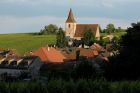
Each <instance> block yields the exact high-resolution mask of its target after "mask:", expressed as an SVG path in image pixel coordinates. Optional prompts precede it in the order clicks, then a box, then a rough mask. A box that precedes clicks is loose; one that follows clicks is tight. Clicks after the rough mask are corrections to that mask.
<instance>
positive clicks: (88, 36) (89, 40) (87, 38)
mask: <svg viewBox="0 0 140 93" xmlns="http://www.w3.org/2000/svg"><path fill="white" fill-rule="evenodd" d="M83 41H84V44H85V45H87V46H90V45H92V44H93V42H95V37H94V36H93V33H92V32H91V29H88V30H87V31H86V32H85V33H84V36H83Z"/></svg>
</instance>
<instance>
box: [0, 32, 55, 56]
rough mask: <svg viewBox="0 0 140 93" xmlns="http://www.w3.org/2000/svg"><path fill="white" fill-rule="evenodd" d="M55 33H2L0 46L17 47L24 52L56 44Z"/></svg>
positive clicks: (20, 52)
mask: <svg viewBox="0 0 140 93" xmlns="http://www.w3.org/2000/svg"><path fill="white" fill-rule="evenodd" d="M55 42H56V36H55V35H33V34H28V33H27V34H21V33H20V34H1V35H0V48H3V49H8V48H10V49H16V51H17V52H18V54H24V53H26V52H29V51H33V50H36V49H38V48H39V47H42V46H46V45H47V44H55Z"/></svg>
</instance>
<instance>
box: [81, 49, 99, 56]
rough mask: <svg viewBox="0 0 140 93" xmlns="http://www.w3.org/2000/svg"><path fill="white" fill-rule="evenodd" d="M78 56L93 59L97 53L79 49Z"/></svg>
mask: <svg viewBox="0 0 140 93" xmlns="http://www.w3.org/2000/svg"><path fill="white" fill-rule="evenodd" d="M79 50H80V56H85V57H95V56H97V55H98V51H95V50H91V49H85V48H80V49H79Z"/></svg>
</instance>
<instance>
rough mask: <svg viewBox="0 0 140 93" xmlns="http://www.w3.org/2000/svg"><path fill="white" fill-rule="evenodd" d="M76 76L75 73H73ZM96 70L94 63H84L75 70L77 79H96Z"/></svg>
mask: <svg viewBox="0 0 140 93" xmlns="http://www.w3.org/2000/svg"><path fill="white" fill-rule="evenodd" d="M72 74H74V73H72ZM95 76H96V70H95V66H94V64H93V63H92V62H88V61H83V62H81V63H80V64H79V65H78V66H77V67H76V68H75V75H74V77H75V78H87V79H89V78H95Z"/></svg>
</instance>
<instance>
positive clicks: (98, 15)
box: [0, 0, 140, 33]
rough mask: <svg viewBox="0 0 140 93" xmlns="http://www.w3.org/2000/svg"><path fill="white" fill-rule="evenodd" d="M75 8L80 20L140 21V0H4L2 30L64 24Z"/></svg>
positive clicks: (0, 3) (1, 4)
mask: <svg viewBox="0 0 140 93" xmlns="http://www.w3.org/2000/svg"><path fill="white" fill-rule="evenodd" d="M70 8H72V10H73V13H74V16H75V18H76V21H77V23H80V24H82V23H83V24H100V26H101V28H105V27H106V25H107V24H109V23H113V24H114V25H115V27H119V26H120V27H122V28H127V27H129V26H130V25H131V23H136V22H138V21H140V12H139V9H140V0H0V33H25V32H39V31H40V29H42V28H43V27H44V26H45V25H48V24H56V25H58V26H61V27H64V25H65V20H66V19H67V15H68V12H69V10H70Z"/></svg>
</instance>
